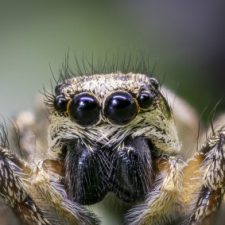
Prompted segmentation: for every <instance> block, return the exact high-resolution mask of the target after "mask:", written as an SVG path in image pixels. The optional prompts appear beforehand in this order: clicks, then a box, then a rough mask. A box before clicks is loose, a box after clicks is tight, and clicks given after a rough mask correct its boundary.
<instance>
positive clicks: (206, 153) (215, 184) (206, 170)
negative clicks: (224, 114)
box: [187, 127, 225, 225]
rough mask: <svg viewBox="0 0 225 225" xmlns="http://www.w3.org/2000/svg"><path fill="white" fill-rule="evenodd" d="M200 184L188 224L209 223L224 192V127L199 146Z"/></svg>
mask: <svg viewBox="0 0 225 225" xmlns="http://www.w3.org/2000/svg"><path fill="white" fill-rule="evenodd" d="M198 154H199V155H200V156H201V157H202V164H201V167H200V173H201V174H202V185H201V189H200V191H199V194H198V196H197V202H196V203H195V205H194V207H193V210H192V213H191V215H190V218H189V219H188V222H187V223H188V224H189V225H197V224H198V225H200V224H207V223H208V224H209V223H210V221H211V222H212V219H213V218H214V217H215V215H216V213H217V209H218V207H219V206H220V204H221V202H222V199H223V196H224V192H225V127H222V128H221V129H219V130H218V131H217V132H216V133H215V134H214V135H213V136H212V137H211V138H210V139H209V140H208V142H207V143H206V144H205V145H204V146H203V147H202V148H201V150H200V151H199V153H198Z"/></svg>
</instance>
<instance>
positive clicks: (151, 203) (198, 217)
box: [127, 127, 225, 225]
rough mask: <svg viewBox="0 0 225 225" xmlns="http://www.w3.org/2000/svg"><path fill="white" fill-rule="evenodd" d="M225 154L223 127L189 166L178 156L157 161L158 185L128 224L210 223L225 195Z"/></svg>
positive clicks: (132, 215) (133, 214) (133, 213)
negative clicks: (180, 219) (180, 221)
mask: <svg viewBox="0 0 225 225" xmlns="http://www.w3.org/2000/svg"><path fill="white" fill-rule="evenodd" d="M224 154H225V127H222V128H220V129H218V130H217V131H216V132H215V133H214V134H213V135H212V136H211V137H210V138H209V139H208V140H207V142H206V144H205V145H204V146H203V147H202V148H201V149H200V150H199V151H198V152H197V153H196V154H195V155H194V156H193V158H192V159H190V160H189V161H188V162H187V163H184V162H183V161H182V160H179V159H176V158H174V157H169V158H167V159H166V158H165V159H161V160H157V161H156V162H155V164H156V165H157V166H156V169H157V170H158V178H157V180H156V185H155V186H154V188H153V190H151V191H150V194H149V195H148V196H147V199H146V201H145V203H144V204H142V205H138V206H137V207H136V208H134V209H132V210H131V211H130V212H129V214H128V216H127V221H128V224H131V225H137V224H138V225H147V224H148V225H156V224H157V225H160V224H167V223H169V222H171V221H173V220H174V219H175V218H179V217H181V218H184V221H185V223H186V224H189V225H203V224H204V225H205V224H210V222H211V221H212V220H213V218H214V216H215V215H216V213H217V211H218V207H219V205H220V204H221V201H222V199H223V195H224V188H225V158H224Z"/></svg>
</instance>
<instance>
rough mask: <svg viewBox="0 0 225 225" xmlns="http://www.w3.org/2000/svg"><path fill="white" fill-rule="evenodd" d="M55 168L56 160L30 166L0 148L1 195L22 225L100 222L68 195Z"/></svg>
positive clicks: (75, 224) (56, 167) (62, 224)
mask: <svg viewBox="0 0 225 225" xmlns="http://www.w3.org/2000/svg"><path fill="white" fill-rule="evenodd" d="M53 166H54V168H53ZM58 168H60V164H59V163H58V162H56V161H51V160H46V161H45V162H42V163H40V164H39V165H38V166H36V167H33V168H32V169H31V168H30V167H28V166H27V165H26V164H24V163H23V162H22V161H20V160H19V159H17V158H16V157H15V156H14V155H13V154H10V153H9V151H8V150H7V149H4V148H0V198H1V199H2V200H3V202H5V203H6V204H8V205H9V206H10V207H11V208H12V209H13V211H14V212H15V214H16V215H17V216H18V217H19V218H20V220H21V222H22V224H25V225H30V224H34V225H36V224H38V225H53V224H58V225H66V224H69V225H81V224H85V225H86V224H87V225H94V224H99V221H98V220H97V219H96V217H95V216H94V215H93V214H92V213H91V212H89V211H88V210H87V209H85V208H84V207H82V206H80V205H78V204H76V203H74V202H72V201H70V200H69V199H68V198H67V194H66V191H65V189H64V186H63V184H62V183H61V182H60V181H61V177H60V175H59V174H57V173H56V171H57V170H59V169H58ZM57 172H58V171H57Z"/></svg>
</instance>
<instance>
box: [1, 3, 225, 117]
mask: <svg viewBox="0 0 225 225" xmlns="http://www.w3.org/2000/svg"><path fill="white" fill-rule="evenodd" d="M224 5H225V4H224V1H217V0H215V1H209V0H205V1H194V0H191V1H178V0H177V1H174V0H173V1H168V2H167V1H164V2H161V1H143V0H139V1H134V0H133V1H132V0H130V1H126V0H124V1H116V0H115V1H80V2H78V1H15V0H14V1H2V0H1V1H0V91H1V92H0V93H1V95H0V102H1V108H0V114H1V115H2V116H3V117H9V116H10V115H12V114H15V113H17V112H18V111H20V110H23V109H29V108H31V107H32V105H33V102H34V99H35V95H36V93H37V92H38V91H39V90H42V87H43V86H45V87H50V79H51V77H52V76H51V71H50V66H51V68H52V70H53V72H54V74H55V76H56V77H57V75H58V71H59V68H60V67H61V65H62V62H63V61H64V58H65V54H66V52H67V51H68V49H69V51H70V53H71V55H72V57H71V58H70V61H71V63H70V64H71V66H73V62H72V61H73V54H76V56H77V57H78V58H80V59H81V58H85V57H87V56H90V55H92V54H93V56H94V58H97V59H100V60H101V59H102V60H103V59H104V57H105V54H106V53H107V54H111V53H115V52H119V54H120V55H123V53H125V54H130V55H131V56H135V55H140V52H141V55H143V57H144V58H145V57H148V58H149V61H150V62H151V64H152V67H154V74H155V75H156V77H158V78H159V79H160V80H161V81H163V83H165V84H166V85H167V86H169V87H171V88H172V89H173V90H174V91H176V92H177V93H178V94H179V95H181V96H183V97H185V99H187V100H188V101H189V102H190V103H191V104H192V105H193V106H194V107H195V108H196V109H197V110H198V112H199V113H201V112H203V111H204V109H205V108H206V107H207V109H208V113H209V112H210V111H211V110H212V108H213V107H214V106H215V105H216V103H217V102H218V101H220V100H222V101H221V102H220V104H219V107H218V109H217V112H218V113H219V112H220V111H222V110H224V109H225V103H224V97H225V91H224V81H225V41H224V40H225V29H224V28H225V25H224V24H225V22H224V21H225V7H224ZM120 58H122V57H120ZM49 65H50V66H49ZM74 65H75V63H74ZM204 117H205V118H206V117H207V112H206V113H205V114H204Z"/></svg>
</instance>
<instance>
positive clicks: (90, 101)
mask: <svg viewBox="0 0 225 225" xmlns="http://www.w3.org/2000/svg"><path fill="white" fill-rule="evenodd" d="M68 112H69V114H70V116H71V118H72V119H73V120H74V121H75V122H76V123H77V124H79V125H81V126H90V125H93V124H95V123H96V122H97V121H98V120H99V114H100V106H99V103H98V101H97V99H96V98H95V97H94V96H93V95H90V94H88V93H82V94H79V95H75V96H74V97H73V98H72V100H71V101H70V103H69V109H68Z"/></svg>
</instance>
